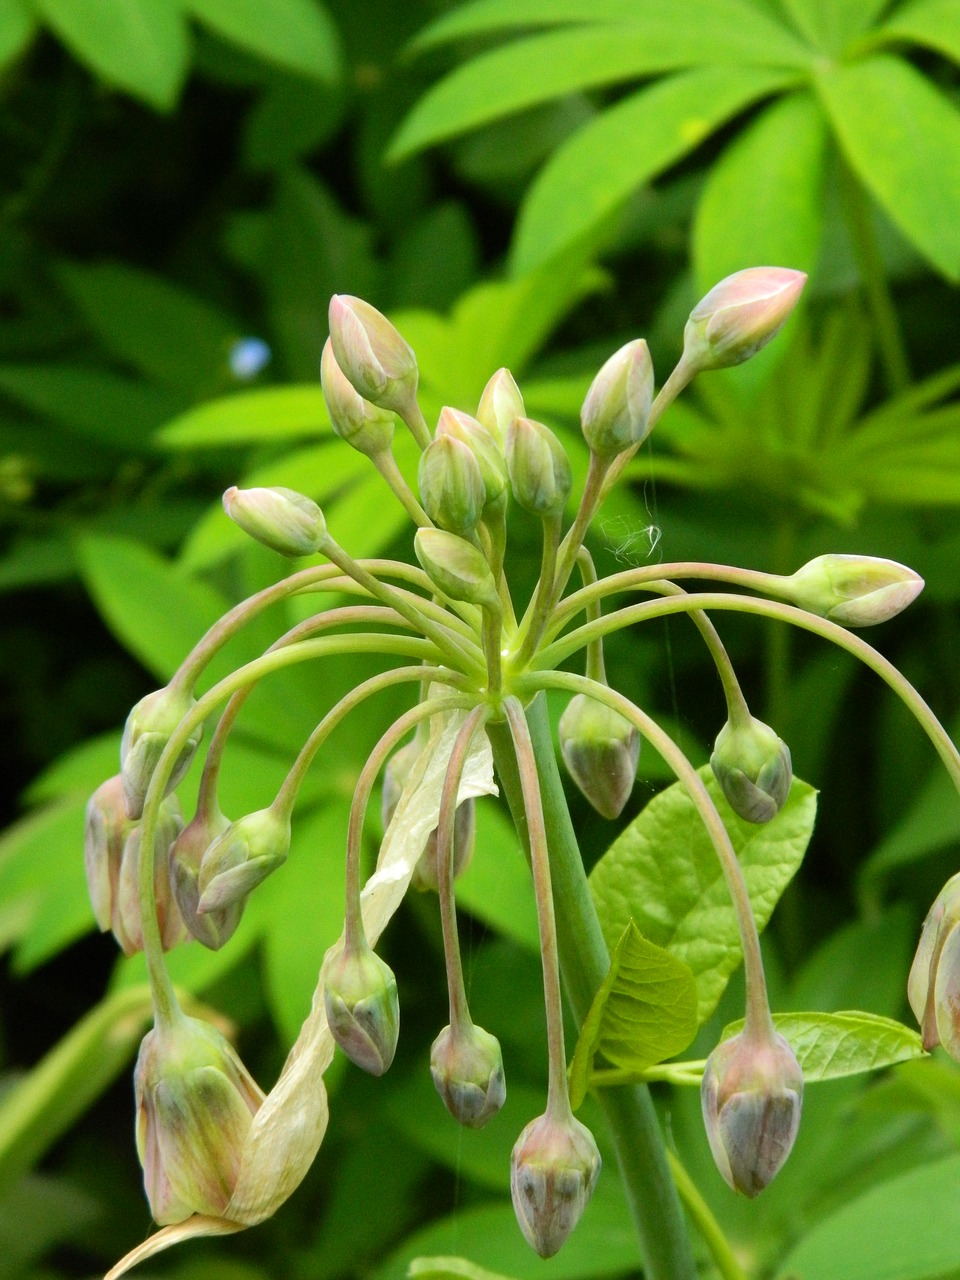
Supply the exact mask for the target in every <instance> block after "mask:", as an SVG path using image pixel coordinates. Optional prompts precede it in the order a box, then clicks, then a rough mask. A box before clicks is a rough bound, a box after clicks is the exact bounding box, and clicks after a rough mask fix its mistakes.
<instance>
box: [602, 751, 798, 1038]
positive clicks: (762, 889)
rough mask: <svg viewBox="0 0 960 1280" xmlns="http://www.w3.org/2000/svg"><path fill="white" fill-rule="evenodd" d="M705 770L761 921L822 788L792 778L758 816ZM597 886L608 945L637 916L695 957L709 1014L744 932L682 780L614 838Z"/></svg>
mask: <svg viewBox="0 0 960 1280" xmlns="http://www.w3.org/2000/svg"><path fill="white" fill-rule="evenodd" d="M699 773H700V777H701V778H702V779H703V781H704V783H705V785H706V787H707V790H708V791H709V793H710V796H711V798H712V799H713V801H714V803H715V804H716V806H717V808H718V810H719V811H720V815H721V817H722V818H723V821H724V825H725V826H726V828H727V831H728V832H729V834H730V839H731V842H732V844H733V848H734V850H735V852H736V854H737V858H738V860H739V862H740V865H741V867H742V869H743V874H744V878H745V880H746V882H747V888H748V890H749V892H750V901H751V904H752V906H753V914H754V917H755V919H756V921H757V928H758V929H763V928H764V927H765V926H766V924H767V921H768V920H769V919H770V916H771V914H772V912H773V909H774V907H775V906H776V904H777V901H778V900H779V898H780V895H781V894H782V893H783V891H784V889H785V888H786V887H787V885H788V883H789V882H790V879H791V877H792V876H793V874H794V872H795V871H796V870H797V868H798V867H799V865H800V863H801V861H802V860H803V855H804V852H805V850H806V847H807V842H808V841H809V839H810V835H811V833H812V831H813V821H814V815H815V813H816V792H815V791H814V790H813V788H812V787H810V786H808V785H807V784H806V783H805V782H800V781H799V780H798V779H794V783H793V787H792V788H791V791H790V795H789V796H788V798H787V802H786V804H785V805H784V806H783V808H782V809H781V810H780V812H779V813H778V814H777V816H776V817H775V818H773V819H772V820H771V821H770V822H768V823H766V824H764V825H763V826H754V825H753V824H751V823H749V822H744V821H743V820H742V819H741V818H738V817H737V816H736V814H735V813H734V812H733V810H732V809H731V808H730V806H729V805H728V804H727V802H726V800H725V799H724V797H723V795H722V793H721V791H720V787H719V785H718V784H717V782H716V780H715V779H714V777H713V774H712V772H711V770H710V768H709V766H707V765H705V766H704V767H703V768H702V769H700V770H699ZM590 887H591V889H592V891H593V896H594V900H595V902H596V904H597V911H598V912H599V915H600V923H601V925H602V927H603V932H604V936H605V937H606V939H607V945H608V946H609V947H610V948H611V949H612V948H613V947H614V946H615V945H616V943H617V941H618V939H619V938H620V936H621V934H622V933H623V931H624V929H626V927H627V924H628V923H629V921H630V919H631V918H632V919H633V921H634V923H635V924H636V926H637V928H638V929H639V930H640V932H641V933H642V934H643V936H644V937H645V938H647V939H649V941H651V942H653V943H655V944H656V945H657V946H660V947H666V948H667V949H668V950H670V951H672V952H673V954H674V955H675V956H677V957H678V959H680V960H683V961H684V962H685V963H686V964H688V965H689V966H690V968H691V969H692V970H693V975H694V978H695V979H696V982H697V992H698V997H699V1004H698V1010H697V1019H698V1021H699V1022H701V1023H702V1022H704V1021H705V1020H706V1018H708V1017H709V1016H710V1014H711V1013H712V1012H713V1010H714V1009H715V1008H716V1006H717V1001H718V1000H719V999H720V996H721V995H722V994H723V990H724V988H725V987H726V985H727V980H728V978H729V977H730V975H731V973H733V971H734V969H735V968H736V967H737V965H738V964H739V963H740V959H741V950H740V938H739V934H738V931H737V925H736V916H735V914H734V910H733V904H732V902H731V900H730V894H729V891H728V890H727V886H726V882H725V881H724V879H723V876H722V874H721V871H720V864H719V862H718V860H717V855H716V852H715V851H714V848H713V845H712V844H711V843H710V840H709V838H708V836H707V832H706V828H705V827H704V825H703V822H702V820H701V818H700V816H699V814H698V812H697V810H696V808H695V807H694V804H693V801H692V800H691V799H690V797H689V796H688V795H687V792H686V790H685V788H684V787H683V786H682V785H681V784H680V783H679V782H676V783H674V784H673V786H671V787H667V789H666V790H665V791H661V792H660V794H659V795H657V796H654V798H653V799H652V800H651V801H650V803H649V804H648V805H647V807H646V808H645V809H644V810H643V812H642V813H641V814H640V815H639V817H637V818H636V819H635V820H634V821H633V822H632V823H631V824H630V825H629V826H628V827H627V829H626V830H625V831H624V832H623V833H622V834H621V835H620V836H619V837H618V838H617V839H616V840H615V841H614V842H613V844H612V845H611V846H610V848H609V849H608V850H607V852H606V853H605V854H604V855H603V857H602V858H601V859H600V861H599V862H598V863H597V865H596V866H595V867H594V869H593V871H592V873H591V875H590Z"/></svg>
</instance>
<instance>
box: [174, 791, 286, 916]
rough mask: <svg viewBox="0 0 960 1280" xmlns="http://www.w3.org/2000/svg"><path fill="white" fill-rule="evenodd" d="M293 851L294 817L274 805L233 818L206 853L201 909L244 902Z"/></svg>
mask: <svg viewBox="0 0 960 1280" xmlns="http://www.w3.org/2000/svg"><path fill="white" fill-rule="evenodd" d="M289 852H290V820H289V818H288V817H287V816H286V815H279V814H277V813H276V812H275V810H274V809H273V807H272V806H271V807H268V808H266V809H257V810H256V811H255V812H254V813H248V814H246V816H245V817H243V818H238V819H237V821H236V822H231V823H230V825H229V826H228V827H227V828H226V830H225V831H223V832H221V834H220V835H219V836H217V838H216V839H215V840H214V842H213V843H212V844H211V845H210V847H209V848H208V849H207V850H206V852H205V853H204V855H203V859H202V861H201V863H200V872H199V875H198V877H197V886H198V888H199V890H200V900H199V902H198V903H197V911H198V912H199V913H200V915H205V914H206V913H207V912H210V911H222V910H223V909H224V908H225V907H230V906H234V905H237V904H242V903H243V902H245V900H246V899H247V897H249V895H250V894H251V893H252V892H253V890H254V889H255V888H256V887H257V885H258V884H261V883H262V882H263V881H264V880H266V878H267V876H268V875H270V873H271V872H272V871H276V869H277V867H280V866H282V865H283V863H284V862H286V860H287V854H288V853H289Z"/></svg>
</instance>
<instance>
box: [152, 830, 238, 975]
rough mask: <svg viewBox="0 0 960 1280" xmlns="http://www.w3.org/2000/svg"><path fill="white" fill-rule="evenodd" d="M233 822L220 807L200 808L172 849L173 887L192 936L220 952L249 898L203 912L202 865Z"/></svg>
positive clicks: (234, 929) (171, 875) (212, 949)
mask: <svg viewBox="0 0 960 1280" xmlns="http://www.w3.org/2000/svg"><path fill="white" fill-rule="evenodd" d="M229 826H230V821H229V819H228V818H225V817H224V815H223V814H222V813H221V812H220V809H219V808H218V807H214V808H213V809H212V810H211V811H210V812H209V813H207V812H203V811H200V812H198V813H197V814H195V816H194V817H193V819H192V820H191V821H190V822H188V823H187V825H186V826H185V827H184V829H183V830H182V831H181V832H180V834H179V835H178V836H177V838H176V840H175V841H174V842H173V845H172V847H171V849H170V888H171V889H172V891H173V896H174V899H175V900H176V903H177V906H178V907H179V909H180V914H181V916H182V917H183V923H184V924H185V925H186V927H187V931H188V933H189V934H190V936H191V937H192V938H195V939H196V940H197V942H200V943H202V944H203V946H205V947H209V949H210V950H211V951H219V950H220V948H221V947H222V946H223V944H224V943H225V942H227V941H229V939H230V938H232V937H233V935H234V933H235V932H236V930H237V926H238V925H239V923H240V917H241V916H242V915H243V908H244V907H245V905H246V898H240V899H239V900H237V901H236V902H232V903H229V904H228V905H227V906H225V907H221V908H220V909H219V910H216V911H206V912H203V913H201V912H200V910H199V906H200V865H201V863H202V862H203V857H204V854H206V852H207V850H208V849H209V848H210V846H211V845H212V844H213V843H214V841H215V840H216V839H217V838H218V837H219V836H221V835H223V833H224V832H225V831H226V830H227V829H228V828H229Z"/></svg>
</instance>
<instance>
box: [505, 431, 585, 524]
mask: <svg viewBox="0 0 960 1280" xmlns="http://www.w3.org/2000/svg"><path fill="white" fill-rule="evenodd" d="M507 469H508V471H509V472H510V487H511V488H512V489H513V496H514V497H515V498H516V500H517V502H518V503H519V505H520V506H521V507H523V509H524V510H525V511H532V512H533V514H534V515H538V516H559V515H560V514H561V513H562V511H563V508H564V504H565V503H566V501H567V498H568V497H569V496H570V489H571V488H572V486H573V476H572V474H571V471H570V459H569V458H568V457H567V455H566V452H565V451H564V448H563V445H562V444H561V443H560V441H559V440H558V439H557V437H556V436H555V435H554V434H553V432H552V431H551V430H550V428H549V427H545V426H544V425H543V423H542V422H534V421H533V419H532V418H514V420H513V422H511V424H510V427H509V429H508V431H507Z"/></svg>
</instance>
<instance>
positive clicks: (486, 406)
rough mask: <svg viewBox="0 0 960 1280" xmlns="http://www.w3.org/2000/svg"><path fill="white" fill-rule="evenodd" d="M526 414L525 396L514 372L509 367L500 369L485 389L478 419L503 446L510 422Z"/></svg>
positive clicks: (481, 398) (478, 411) (478, 408)
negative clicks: (515, 378)
mask: <svg viewBox="0 0 960 1280" xmlns="http://www.w3.org/2000/svg"><path fill="white" fill-rule="evenodd" d="M525 415H526V409H525V408H524V406H523V396H522V395H521V394H520V388H519V387H518V386H517V384H516V382H515V381H514V377H513V374H512V373H511V372H510V370H509V369H498V370H497V372H496V373H495V374H494V375H493V377H492V378H491V379H490V381H489V382H488V383H487V385H486V386H485V387H484V389H483V394H482V395H481V397H480V404H479V405H478V406H477V418H478V420H479V421H480V422H481V423H482V424H483V426H485V427H486V428H487V430H488V431H489V432H490V434H491V435H492V436H493V437H494V439H495V440H496V441H497V443H498V444H499V445H500V447H501V448H503V446H504V445H505V444H506V441H507V431H508V429H509V427H510V423H511V422H512V421H513V420H514V418H522V417H524V416H525Z"/></svg>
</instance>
